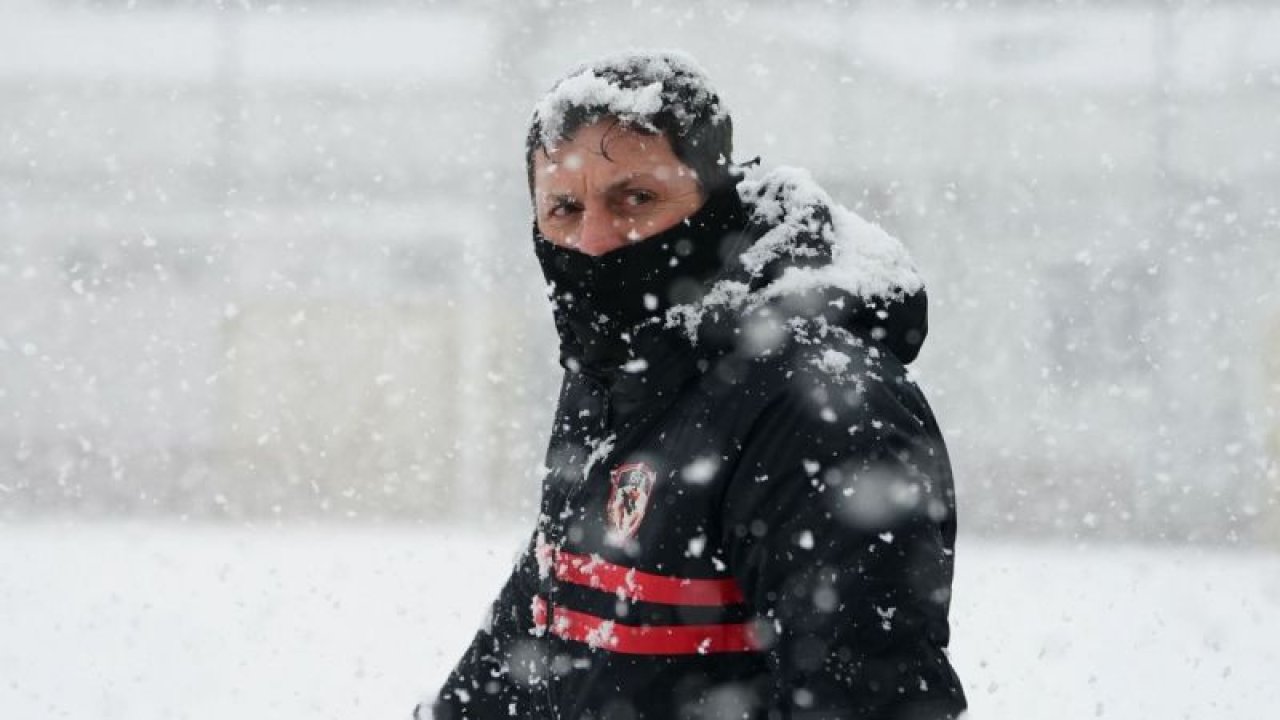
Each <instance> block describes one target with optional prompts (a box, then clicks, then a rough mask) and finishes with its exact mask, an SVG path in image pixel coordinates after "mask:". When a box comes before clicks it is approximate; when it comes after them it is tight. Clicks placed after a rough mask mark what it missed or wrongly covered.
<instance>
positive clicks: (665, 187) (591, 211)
mask: <svg viewBox="0 0 1280 720" xmlns="http://www.w3.org/2000/svg"><path fill="white" fill-rule="evenodd" d="M533 161H534V176H533V196H534V203H535V211H536V212H537V218H538V230H539V231H540V232H541V233H542V235H543V237H545V238H547V239H548V240H550V241H551V242H553V243H555V244H556V245H559V246H561V247H567V248H573V249H574V250H577V251H579V252H583V253H586V254H587V255H603V254H605V253H607V252H610V251H613V250H617V249H618V248H620V247H623V246H626V245H630V244H631V243H635V242H638V241H640V240H643V239H645V238H647V237H649V236H651V235H656V234H658V233H660V232H662V231H663V230H666V229H667V228H670V227H672V226H674V225H675V224H676V223H679V222H680V221H682V220H684V219H685V218H687V217H689V216H690V215H693V214H694V213H695V212H697V210H698V208H700V207H702V203H703V200H704V198H703V195H702V190H701V188H700V186H699V185H698V180H697V178H696V177H695V176H694V173H693V171H692V170H691V169H689V167H688V166H686V165H685V164H684V163H682V162H680V160H679V159H678V158H677V157H676V155H675V153H674V152H673V151H672V150H671V143H670V142H669V141H668V140H667V138H666V137H665V136H663V135H661V134H656V135H647V134H644V133H640V132H636V131H635V130H631V129H628V128H627V127H625V126H623V125H620V124H618V123H617V122H615V121H612V120H606V121H601V122H597V123H594V124H592V125H586V126H583V127H582V128H581V129H579V130H578V131H577V132H576V133H574V135H573V137H571V138H568V139H566V140H562V141H560V142H559V143H558V144H557V145H556V146H555V147H554V148H553V149H551V150H549V151H547V152H545V153H544V152H541V151H537V152H535V153H534V158H533Z"/></svg>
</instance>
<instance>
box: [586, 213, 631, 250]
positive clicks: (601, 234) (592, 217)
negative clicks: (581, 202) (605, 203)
mask: <svg viewBox="0 0 1280 720" xmlns="http://www.w3.org/2000/svg"><path fill="white" fill-rule="evenodd" d="M625 224H626V223H624V222H622V221H621V220H619V219H618V218H616V217H615V216H614V215H613V213H610V212H609V211H608V210H607V209H600V208H587V209H586V210H584V211H583V213H582V219H581V225H579V226H578V251H579V252H582V253H585V254H587V255H591V256H598V255H604V254H605V253H607V252H611V251H613V250H617V249H618V248H620V247H622V246H624V245H626V244H627V233H626V230H625V228H624V225H625Z"/></svg>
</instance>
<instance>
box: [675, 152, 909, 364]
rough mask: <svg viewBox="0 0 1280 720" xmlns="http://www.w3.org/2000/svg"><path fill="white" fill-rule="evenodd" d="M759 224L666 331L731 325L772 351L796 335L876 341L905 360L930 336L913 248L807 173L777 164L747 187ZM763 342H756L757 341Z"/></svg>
mask: <svg viewBox="0 0 1280 720" xmlns="http://www.w3.org/2000/svg"><path fill="white" fill-rule="evenodd" d="M737 190H738V195H739V196H740V198H741V200H742V203H743V206H744V208H745V209H746V217H747V218H748V219H749V223H750V227H749V228H748V230H747V232H746V233H744V235H743V236H742V237H743V238H745V239H746V242H745V243H744V246H743V247H740V248H738V249H737V250H736V251H735V252H731V253H727V255H728V256H729V258H730V259H729V260H728V261H727V262H726V264H725V267H724V269H723V271H722V272H721V274H720V275H719V276H718V277H717V278H715V279H714V280H713V282H712V283H710V285H709V286H708V287H707V288H706V293H705V294H704V295H703V296H702V297H701V298H700V299H699V300H697V301H696V302H692V303H687V304H684V305H680V306H677V307H673V308H671V309H669V310H668V311H667V313H666V318H665V320H666V325H667V326H668V327H675V328H681V329H683V331H684V333H685V334H686V336H687V337H688V338H689V339H690V340H693V341H695V342H697V341H699V338H706V337H707V336H708V334H710V335H712V336H714V335H716V334H717V331H716V328H717V327H719V328H720V329H721V332H723V331H724V328H725V327H726V326H729V327H731V328H732V330H730V331H729V332H732V333H733V334H735V335H738V334H740V333H742V332H744V331H745V333H746V335H747V342H749V343H751V344H754V345H757V346H761V345H762V346H765V347H767V346H768V345H770V344H771V343H773V342H776V341H777V340H780V339H784V338H785V337H786V335H787V334H789V335H791V336H792V337H793V338H794V339H795V340H798V341H799V342H802V343H805V344H809V343H812V342H815V341H817V340H820V339H821V338H823V337H826V336H828V335H830V334H832V333H835V334H846V333H852V334H855V335H867V336H870V337H871V338H872V339H874V340H876V341H879V342H881V343H882V344H884V345H885V346H886V347H887V348H888V349H889V350H890V351H891V352H893V354H894V355H895V356H897V358H898V359H899V360H900V361H901V362H902V363H904V364H906V363H910V362H911V361H913V360H914V359H915V358H916V356H917V355H918V354H919V352H920V347H921V345H922V344H923V343H924V339H925V336H926V335H927V334H928V298H927V294H926V292H925V287H924V281H923V279H922V278H921V276H920V274H919V272H918V271H917V270H916V267H915V263H914V262H913V261H912V259H911V257H910V255H909V254H908V253H907V251H906V248H905V247H903V245H902V243H900V242H899V241H898V240H897V239H896V238H894V237H893V236H891V235H889V234H888V233H887V232H885V231H884V230H883V229H882V228H881V227H879V226H878V225H876V224H874V223H871V222H868V221H867V220H864V219H863V218H861V217H859V216H858V215H857V214H855V213H853V212H852V211H850V210H848V209H846V208H844V207H843V206H841V205H839V204H837V203H835V202H834V201H833V200H832V199H831V197H830V195H828V194H827V193H826V192H825V191H824V190H823V189H822V188H821V187H819V186H818V184H817V183H816V182H815V181H814V180H813V178H812V176H811V175H810V174H809V173H808V172H807V171H805V170H800V169H797V168H786V167H783V168H778V169H775V170H773V171H771V172H769V173H767V174H764V175H762V176H761V177H759V178H754V179H748V180H744V181H742V182H741V183H739V184H738V187H737ZM753 336H754V337H753Z"/></svg>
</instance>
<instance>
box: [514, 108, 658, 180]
mask: <svg viewBox="0 0 1280 720" xmlns="http://www.w3.org/2000/svg"><path fill="white" fill-rule="evenodd" d="M533 160H534V174H535V176H534V181H535V183H536V184H537V186H539V187H543V186H547V187H552V186H559V185H562V184H565V183H575V182H580V181H582V180H583V179H587V178H590V179H616V178H621V177H625V176H628V175H634V174H637V173H659V174H661V175H666V174H667V173H669V172H670V171H671V169H672V168H673V166H674V165H677V164H679V163H680V160H679V159H678V158H677V157H676V155H675V152H673V151H672V149H671V143H670V142H669V141H668V140H667V138H666V136H664V135H663V134H661V133H656V134H650V133H645V132H640V131H638V130H634V129H631V128H628V127H626V126H624V125H620V124H618V123H616V122H600V123H594V124H592V125H587V126H584V127H582V128H581V129H579V130H578V131H577V132H575V133H574V134H573V135H571V136H570V137H568V138H566V139H563V140H561V141H560V142H558V143H556V144H555V145H554V146H552V147H549V148H544V149H543V150H539V151H537V152H535V153H534V158H533ZM660 171H661V172H660Z"/></svg>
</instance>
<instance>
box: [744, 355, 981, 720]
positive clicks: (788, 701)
mask: <svg viewBox="0 0 1280 720" xmlns="http://www.w3.org/2000/svg"><path fill="white" fill-rule="evenodd" d="M797 385H798V383H794V382H788V383H787V386H788V388H787V389H786V390H785V391H783V392H782V394H781V395H780V396H778V397H776V398H775V399H774V400H773V401H772V402H771V404H770V405H768V406H767V407H766V409H765V410H764V411H763V413H762V414H761V415H760V416H759V418H758V420H757V421H756V422H755V424H754V425H753V426H752V429H751V431H750V433H749V435H748V436H747V438H746V440H745V441H744V443H743V454H742V456H741V461H740V463H739V465H738V469H737V471H736V472H735V474H734V477H733V478H732V480H731V481H730V485H729V489H728V490H727V492H726V496H725V516H724V517H725V525H724V527H723V533H724V538H723V541H724V543H725V544H724V547H725V548H726V551H727V554H728V559H729V566H730V568H731V570H732V572H733V573H734V575H735V576H736V579H737V581H738V583H739V584H740V586H741V587H742V589H743V592H744V594H745V596H746V598H747V599H748V602H750V603H752V604H753V606H754V609H755V611H756V613H757V617H758V618H759V621H758V625H757V627H758V630H759V633H758V634H759V639H760V641H761V643H762V644H763V646H764V647H765V648H766V652H767V662H768V666H769V670H770V675H771V689H770V690H769V694H770V697H769V698H768V702H767V704H768V708H769V717H784V718H859V719H863V720H942V719H944V718H955V717H957V716H958V715H959V714H960V713H961V712H962V711H963V710H964V708H965V699H964V693H963V690H962V689H961V687H960V683H959V680H958V678H957V677H956V675H955V673H954V671H953V670H952V668H951V665H950V662H949V660H948V659H947V656H946V654H945V652H944V648H945V646H946V644H947V642H948V635H949V629H948V624H947V612H948V605H949V600H950V590H951V576H952V550H953V547H954V534H955V524H954V517H953V510H954V499H953V497H952V486H951V475H950V467H949V463H948V460H947V457H946V450H945V448H944V446H943V443H942V439H941V435H940V433H939V432H938V430H937V427H936V425H935V424H934V421H933V418H932V415H931V414H930V412H929V410H928V406H927V404H925V401H924V398H923V396H922V395H921V394H920V393H919V390H918V389H917V388H916V387H915V386H914V385H913V384H911V383H910V382H908V381H906V380H905V379H902V378H901V377H899V378H898V379H896V380H894V379H887V380H886V379H882V378H879V377H876V376H868V377H867V378H866V381H865V383H863V384H862V385H861V386H858V387H854V386H853V385H848V386H845V387H838V386H835V385H826V386H824V385H822V384H814V385H812V386H810V387H807V388H798V387H797Z"/></svg>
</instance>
